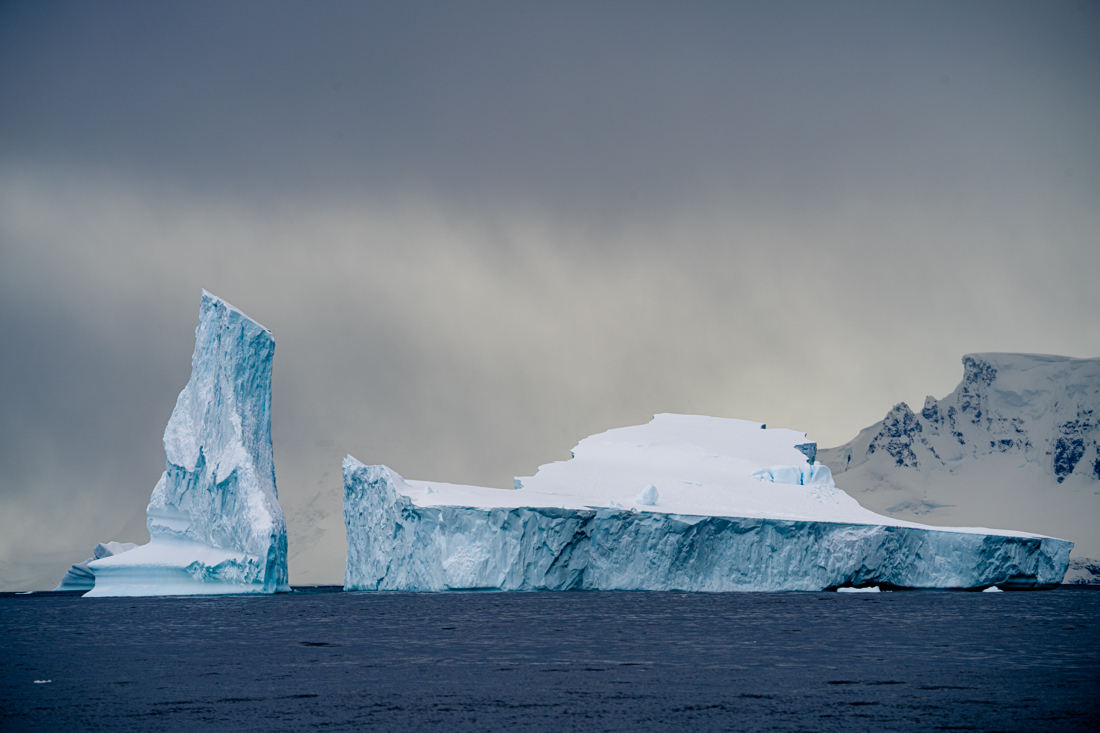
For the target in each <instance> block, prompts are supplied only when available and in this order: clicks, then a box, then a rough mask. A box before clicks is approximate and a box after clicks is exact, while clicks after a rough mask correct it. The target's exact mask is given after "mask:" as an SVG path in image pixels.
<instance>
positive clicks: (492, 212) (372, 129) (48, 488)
mask: <svg viewBox="0 0 1100 733" xmlns="http://www.w3.org/2000/svg"><path fill="white" fill-rule="evenodd" d="M1098 19H1100V11H1098V9H1097V7H1096V6H1095V5H1085V6H1083V8H1082V7H1079V6H1078V5H1077V4H1075V3H1071V4H1064V5H1063V4H1043V5H1041V6H1040V5H1027V4H1009V3H994V4H980V3H975V4H968V5H966V6H963V7H956V6H955V5H953V4H935V3H933V4H922V5H920V6H913V7H895V6H889V7H887V6H882V5H881V4H876V3H868V4H830V5H822V4H819V3H807V4H800V3H795V4H782V5H768V6H756V5H729V4H725V3H721V4H693V5H684V4H676V5H671V4H669V5H663V4H639V3H626V4H614V3H608V4H589V3H584V4H575V5H573V4H559V3H554V4H546V5H543V6H531V5H523V6H518V5H514V4H511V3H505V4H499V5H495V4H455V5H443V4H430V5H416V4H408V3H403V4H379V5H370V4H359V3H354V4H351V3H349V4H337V3H332V4H324V5H318V4H268V3H265V4H262V5H251V4H247V3H240V4H231V5H226V4H202V3H197V4H196V3H190V4H179V5H169V4H158V5H148V4H136V3H135V4H128V3H113V4H111V3H105V4H96V5H91V4H57V5H47V4H40V3H33V4H32V3H27V4H19V3H9V4H5V5H3V6H2V7H0V343H3V344H4V349H3V350H0V405H2V406H3V410H2V411H0V466H2V470H0V584H3V587H25V585H23V586H21V585H20V583H24V582H31V581H25V579H26V578H30V577H32V576H33V575H34V573H35V572H38V571H37V570H33V568H34V567H44V568H46V569H45V570H43V571H42V572H43V573H45V575H44V576H42V577H46V576H50V577H52V575H51V573H53V574H56V575H58V576H59V575H60V571H61V570H63V569H64V563H65V560H64V558H60V559H59V558H58V557H57V556H56V553H61V554H62V555H65V554H66V553H67V554H68V555H71V557H70V558H69V561H76V560H81V559H83V558H84V557H86V553H87V550H88V548H90V547H91V545H92V544H94V542H96V541H100V540H107V539H140V537H138V536H133V535H128V536H123V535H124V534H126V533H128V532H136V533H137V534H140V519H139V521H138V522H137V523H136V524H135V523H133V522H132V521H131V520H132V519H133V517H134V516H135V514H140V510H141V509H142V508H143V507H144V503H145V501H146V500H147V498H148V494H149V491H150V490H151V488H152V486H153V484H154V482H155V481H156V479H157V476H158V475H159V472H160V470H162V468H161V467H162V466H163V454H162V451H161V447H160V436H161V432H162V431H163V428H164V424H165V422H166V420H167V418H168V415H169V413H170V411H171V408H172V405H173V404H174V400H175V397H176V395H177V394H178V392H179V390H180V389H181V388H182V387H183V385H184V384H185V383H186V381H187V375H188V369H189V356H190V353H191V347H192V343H193V342H192V338H193V331H194V325H195V323H194V318H195V315H196V309H197V303H198V291H199V288H200V287H205V288H207V289H210V290H212V291H213V292H216V293H218V294H219V295H221V296H223V297H225V298H226V299H228V300H229V301H230V302H232V303H234V304H235V305H237V306H239V307H240V308H242V309H243V310H244V311H245V312H247V313H249V314H250V315H251V316H253V317H255V318H256V319H257V320H259V321H260V322H262V323H264V324H265V325H266V326H268V327H269V328H271V329H273V331H274V333H275V336H276V342H277V348H276V357H275V376H274V379H275V397H274V412H273V415H274V418H273V419H274V426H273V427H274V435H275V457H276V465H277V470H278V478H279V487H280V493H281V497H282V499H283V502H284V505H285V506H286V507H287V509H288V516H289V517H290V529H291V542H292V553H293V552H294V551H295V550H294V547H295V546H296V547H298V548H306V551H307V552H312V550H308V547H309V545H310V543H312V542H318V543H321V544H319V545H317V546H318V547H321V546H324V547H326V548H327V549H326V550H325V552H328V553H329V554H330V555H331V554H332V553H333V552H334V550H333V547H335V546H337V545H338V544H339V543H338V541H336V545H332V544H331V542H332V541H333V540H332V537H333V535H332V532H333V531H338V530H339V527H338V526H337V527H336V530H333V529H332V527H329V525H328V524H326V522H329V523H331V519H332V517H333V516H334V514H333V513H334V512H338V510H339V490H340V484H339V475H338V472H339V468H338V466H339V460H340V458H341V457H342V455H343V454H344V453H346V452H351V453H353V454H355V455H356V456H357V457H359V458H361V459H363V460H366V461H372V462H374V461H377V462H385V463H387V464H389V465H391V466H393V467H394V468H395V469H396V470H398V471H400V472H402V473H404V474H406V475H408V476H410V477H419V478H435V479H446V480H451V481H460V482H470V483H482V484H488V485H497V486H507V485H508V484H509V481H510V478H511V476H513V475H522V474H529V473H530V472H532V471H533V470H534V469H535V468H536V467H537V466H538V465H539V464H540V463H544V462H547V461H550V460H555V459H561V458H564V457H566V456H567V455H568V453H567V451H568V449H569V448H570V447H571V446H572V445H573V444H574V443H575V442H576V441H577V440H579V439H580V438H582V437H584V436H585V435H588V434H590V433H593V432H597V431H600V430H604V429H607V428H610V427H613V426H616V425H625V424H632V423H638V422H642V421H645V420H646V419H648V417H649V415H650V414H651V413H653V412H660V411H680V412H702V413H708V414H716V415H724V416H730V417H744V418H750V419H757V420H761V421H766V422H767V423H768V424H769V425H777V426H779V425H782V426H787V427H793V428H798V429H801V430H806V431H808V432H809V433H810V434H811V438H816V439H818V440H819V441H821V442H822V444H826V445H827V444H837V443H840V442H843V441H845V440H847V439H849V438H850V437H851V436H852V435H854V434H855V432H856V431H857V430H858V429H860V428H861V427H864V426H865V425H869V424H871V423H873V422H875V421H877V420H878V419H880V418H881V417H882V414H883V413H884V411H885V410H886V409H888V408H889V407H890V406H891V405H892V404H894V403H895V402H897V401H898V400H899V399H906V400H908V401H910V403H915V404H920V403H921V401H922V400H923V397H924V395H925V394H926V393H932V394H935V395H937V396H941V395H943V394H946V393H947V392H949V391H950V390H951V389H953V388H954V386H955V384H956V383H957V382H958V379H959V365H958V359H959V357H960V356H961V355H962V354H963V353H966V352H973V351H995V350H1005V351H1012V350H1019V351H1047V352H1054V353H1065V354H1070V355H1075V356H1094V355H1096V354H1097V353H1100V340H1098V339H1100V335H1098V333H1097V331H1096V329H1095V328H1094V325H1093V321H1094V317H1093V314H1095V313H1096V312H1100V295H1098V294H1097V290H1096V288H1095V280H1096V273H1097V272H1100V250H1097V248H1096V246H1095V244H1096V242H1097V241H1098V239H1100V215H1098V214H1097V212H1098V211H1100V200H1098V196H1097V193H1098V190H1100V188H1098V187H1100V183H1098V171H1100V168H1098V162H1097V161H1098V148H1100V143H1098V139H1097V137H1096V135H1095V130H1096V129H1100V101H1098V97H1100V95H1098V94H1097V92H1096V90H1097V89H1098V88H1100V85H1098V84H1097V83H1096V82H1097V81H1098V79H1097V75H1098V74H1100V64H1098V63H1097V62H1098V60H1100V59H1098V56H1100V44H1096V43H1095V39H1096V37H1097V35H1098V34H1097V28H1098V26H1097V23H1098V22H1100V21H1098ZM319 528H321V529H319ZM323 528H327V529H323ZM325 532H328V534H325ZM326 542H329V543H330V544H329V545H325V544H324V543H326ZM50 552H54V553H55V554H54V555H50V554H49V553H50ZM337 554H338V553H337ZM47 555H48V558H47V559H42V560H41V563H44V564H41V563H40V564H39V565H35V564H34V563H35V562H36V561H35V560H34V558H35V557H39V558H40V559H41V558H45V557H46V556H47ZM315 555H316V557H314V558H313V559H312V560H310V561H309V562H315V561H318V560H317V558H318V557H321V555H323V553H321V554H320V555H318V554H317V553H315ZM328 560H330V561H332V562H334V563H335V567H334V569H333V570H332V571H331V573H329V574H328V575H324V577H323V579H324V580H328V581H337V580H338V579H339V574H340V569H339V562H340V558H339V557H335V559H333V557H329V558H328ZM296 562H297V563H298V564H297V565H296V564H295V563H296ZM291 563H292V564H291V569H292V573H294V572H299V573H304V572H305V569H306V567H307V563H306V560H302V559H299V560H295V559H293V558H292V561H291ZM55 566H56V567H55ZM55 570H56V573H55ZM20 573H22V575H20ZM35 577H37V576H35ZM301 577H305V575H302V576H301ZM309 577H310V581H311V582H316V581H317V579H318V578H319V577H320V576H318V575H316V574H314V575H312V576H309ZM19 578H23V579H24V580H19ZM35 582H39V581H35ZM41 582H45V581H41Z"/></svg>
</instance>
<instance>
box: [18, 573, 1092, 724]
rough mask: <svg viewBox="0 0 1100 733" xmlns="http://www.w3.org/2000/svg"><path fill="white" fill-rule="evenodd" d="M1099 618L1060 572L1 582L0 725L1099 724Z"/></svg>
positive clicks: (1088, 596)
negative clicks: (85, 588)
mask: <svg viewBox="0 0 1100 733" xmlns="http://www.w3.org/2000/svg"><path fill="white" fill-rule="evenodd" d="M1098 621H1100V592H1097V591H1094V590H1086V589H1069V588H1063V589H1059V590H1054V591H1047V592H1027V593H984V594H983V593H920V592H909V593H879V594H838V593H728V594H691V593H592V592H576V593H432V594H411V593H343V592H324V591H323V590H321V589H317V590H314V591H303V590H298V591H297V592H295V593H292V594H286V595H280V596H273V597H251V598H248V597H220V598H139V599H130V598H97V599H90V598H89V599H83V598H80V597H78V596H74V595H59V594H52V595H51V594H35V595H31V596H14V595H11V594H5V595H3V596H2V597H0V729H2V730H4V731H20V730H48V731H67V730H109V731H130V730H157V731H159V730H196V729H200V728H201V729H214V730H263V731H270V730H306V729H309V730H313V729H318V730H401V731H406V730H413V731H433V730H439V731H487V730H509V731H513V730H519V731H561V730H584V731H604V730H612V731H650V730H652V731H657V730H661V731H665V730H691V731H711V730H738V731H740V730H761V731H764V730H780V731H786V730H819V731H848V730H874V731H890V730H906V731H928V730H982V731H994V730H1011V731H1047V730H1050V731H1081V730H1100V643H1098V642H1100V637H1098V635H1097V622H1098ZM35 680H52V681H51V682H48V683H42V684H36V683H35Z"/></svg>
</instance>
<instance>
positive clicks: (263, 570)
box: [87, 290, 289, 596]
mask: <svg viewBox="0 0 1100 733" xmlns="http://www.w3.org/2000/svg"><path fill="white" fill-rule="evenodd" d="M274 353H275V339H274V337H273V336H272V335H271V332H270V331H268V330H267V329H266V328H264V327H263V326H261V325H260V324H259V323H257V322H256V321H254V320H252V319H251V318H249V317H248V316H246V315H245V314H244V313H242V312H241V311H240V310H238V309H237V308H234V307H233V306H232V305H230V304H229V303H226V302H225V301H224V300H222V299H221V298H218V297H217V296H214V295H212V294H210V293H208V292H206V291H205V290H204V291H202V301H201V304H200V308H199V324H198V328H197V329H196V330H195V351H194V354H193V356H192V357H191V379H190V380H189V381H188V383H187V386H186V387H184V389H183V391H182V392H180V395H179V398H178V399H177V400H176V407H175V409H174V410H173V411H172V417H171V419H170V420H169V421H168V426H167V427H166V428H165V430H164V452H165V458H166V460H165V465H166V470H165V472H164V474H163V475H162V476H161V478H160V481H159V482H158V483H157V485H156V487H155V488H154V489H153V494H152V497H151V498H150V500H149V507H148V510H147V515H148V520H147V526H148V528H149V535H150V538H151V539H150V542H149V544H146V545H142V546H141V547H138V548H136V549H133V550H130V551H128V552H125V553H122V554H116V555H113V556H110V557H103V558H102V559H97V560H94V561H92V562H90V563H88V565H87V567H88V569H89V570H90V571H91V572H92V573H93V574H94V575H95V587H94V588H93V589H92V590H91V592H89V593H88V595H91V596H108V595H175V594H179V595H191V594H208V593H218V594H221V593H273V592H276V591H280V590H289V585H288V583H287V565H286V554H287V544H286V520H285V518H284V516H283V510H282V507H280V506H279V499H278V493H277V490H276V487H275V463H274V459H273V455H272V445H271V365H272V358H273V356H274Z"/></svg>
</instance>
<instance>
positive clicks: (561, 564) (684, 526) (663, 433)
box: [343, 414, 1073, 591]
mask: <svg viewBox="0 0 1100 733" xmlns="http://www.w3.org/2000/svg"><path fill="white" fill-rule="evenodd" d="M814 451H815V446H814V444H813V443H809V442H807V441H806V436H805V434H804V433H798V432H795V431H793V430H782V429H779V430H777V429H772V430H768V429H765V428H764V426H763V425H761V424H760V423H755V422H748V421H745V420H731V419H724V418H715V417H704V416H696V415H667V414H666V415H657V416H655V417H654V418H653V421H652V422H650V423H649V424H647V425H639V426H635V427H627V428H618V429H615V430H609V431H607V432H606V433H601V434H599V435H594V436H592V437H589V438H586V439H585V440H582V441H581V442H580V444H578V445H577V447H576V448H575V449H574V450H573V458H572V460H569V461H561V462H557V463H552V464H549V465H546V466H542V467H540V468H539V470H538V472H537V473H536V475H535V476H533V477H530V478H517V479H516V482H515V483H516V489H515V490H505V489H490V488H483V487H477V486H460V485H454V484H445V483H436V482H430V481H406V480H404V479H402V478H401V477H400V476H399V475H397V474H396V473H395V472H393V471H392V470H390V469H389V468H387V467H385V466H366V465H363V464H362V463H360V462H359V461H357V460H356V459H354V458H352V457H351V456H348V457H347V458H345V459H344V465H343V467H344V522H345V524H346V527H347V538H348V555H347V568H346V574H345V589H346V590H422V591H435V590H445V589H476V588H485V589H501V590H540V589H545V590H568V589H593V590H596V589H598V590H685V591H735V590H741V591H773V590H823V589H827V588H836V587H852V586H872V585H875V586H880V587H885V588H975V589H977V588H986V587H990V586H994V585H996V586H1000V587H1002V588H1049V587H1053V586H1056V585H1058V584H1059V583H1060V582H1061V580H1062V577H1063V575H1064V574H1065V572H1066V566H1067V563H1068V561H1069V553H1070V550H1071V549H1072V547H1073V543H1071V542H1068V541H1065V540H1060V539H1053V538H1050V537H1043V536H1040V535H1034V534H1029V533H1026V532H1018V531H1000V530H989V529H984V528H939V527H929V526H926V525H921V524H916V523H913V522H906V521H902V520H897V519H892V518H890V517H884V516H880V515H878V514H875V513H873V512H871V511H869V510H867V509H864V508H863V507H861V506H860V505H859V504H858V503H857V502H856V501H855V500H854V499H852V498H851V497H850V496H848V495H847V494H845V493H844V492H843V491H841V490H840V489H838V488H837V487H836V485H835V484H834V483H833V480H832V476H831V474H830V472H829V469H828V468H827V467H825V466H822V465H821V464H818V463H811V461H812V458H813V455H814Z"/></svg>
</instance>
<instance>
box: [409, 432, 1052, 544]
mask: <svg viewBox="0 0 1100 733" xmlns="http://www.w3.org/2000/svg"><path fill="white" fill-rule="evenodd" d="M813 445H814V444H813V443H812V442H810V441H808V440H807V437H806V434H805V433H801V432H798V431H795V430H788V429H785V428H767V427H766V426H765V425H764V424H762V423H758V422H752V421H749V420H736V419H732V418H722V417H708V416H706V415H674V414H668V413H664V414H660V415H654V417H653V420H652V421H650V422H649V423H647V424H645V425H634V426H631V427H625V428H615V429H613V430H608V431H607V432H604V433H599V434H598V435H593V436H591V437H588V438H585V439H584V440H582V441H581V442H580V443H578V444H577V446H576V447H575V448H574V449H573V451H572V455H573V457H572V459H570V460H568V461H557V462H555V463H550V464H547V465H544V466H540V467H539V469H538V471H537V472H536V473H535V475H534V476H531V477H517V478H516V479H515V489H516V490H507V489H493V488H486V487H481V486H465V485H460V484H448V483H441V482H438V481H418V480H409V479H404V480H402V481H401V482H400V483H399V484H398V485H397V489H398V491H399V492H400V493H402V494H403V495H405V496H408V497H409V499H410V500H411V501H412V502H413V504H414V505H415V506H418V507H429V506H470V507H480V508H494V507H558V508H561V509H591V508H596V509H599V508H604V507H612V508H614V507H621V508H625V509H631V510H638V511H646V512H656V513H661V514H683V515H691V516H703V517H774V518H782V519H790V520H797V521H817V522H843V523H848V524H876V525H890V526H899V527H926V525H922V524H917V523H915V522H906V521H904V520H900V519H895V518H892V517H886V516H883V515H881V514H876V513H874V512H872V511H870V510H868V509H865V508H864V507H862V506H860V505H859V503H858V502H857V501H856V500H855V499H853V498H852V497H851V496H849V495H848V494H846V493H844V492H843V491H842V490H840V489H838V488H837V486H836V484H835V483H834V482H833V478H832V473H831V472H830V471H829V468H828V466H824V465H822V464H820V463H816V462H815V463H813V464H811V463H810V462H809V460H808V458H807V451H808V446H813ZM650 486H653V487H654V488H655V489H656V493H657V498H656V501H655V502H653V503H652V504H650V503H646V502H639V501H638V498H639V497H640V495H641V494H642V492H644V491H645V490H646V489H647V488H648V487H650ZM941 529H942V528H941ZM952 530H953V531H958V532H978V533H982V534H989V533H991V532H993V530H990V529H986V528H984V527H963V528H952ZM997 533H998V534H1005V535H1009V536H1019V537H1037V536H1039V535H1033V534H1029V533H1027V532H1015V531H1011V530H1004V531H1000V530H998V531H997Z"/></svg>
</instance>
